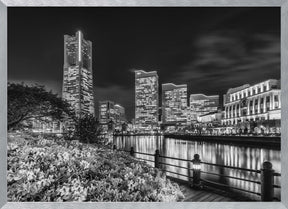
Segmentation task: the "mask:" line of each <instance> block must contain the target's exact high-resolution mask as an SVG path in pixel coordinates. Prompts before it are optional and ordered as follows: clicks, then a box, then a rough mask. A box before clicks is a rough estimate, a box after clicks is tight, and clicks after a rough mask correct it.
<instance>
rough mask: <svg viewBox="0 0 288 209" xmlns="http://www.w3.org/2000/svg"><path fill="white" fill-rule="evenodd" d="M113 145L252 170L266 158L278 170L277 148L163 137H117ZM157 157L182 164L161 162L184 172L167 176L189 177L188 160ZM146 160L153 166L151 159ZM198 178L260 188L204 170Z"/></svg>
mask: <svg viewBox="0 0 288 209" xmlns="http://www.w3.org/2000/svg"><path fill="white" fill-rule="evenodd" d="M113 144H116V146H117V149H125V150H127V151H128V150H130V148H131V147H134V150H135V151H136V152H143V153H149V154H154V153H155V151H156V149H159V151H160V155H162V156H168V157H174V158H181V159H188V160H192V159H193V156H194V154H199V155H200V159H201V161H203V162H208V163H216V164H220V165H228V166H235V167H241V168H248V169H254V170H260V169H261V164H262V163H263V162H264V161H270V162H271V163H272V164H273V169H274V170H275V172H279V173H280V172H281V171H280V169H281V165H280V151H279V150H275V149H268V148H261V147H248V146H243V145H236V144H235V145H233V144H219V143H212V142H199V141H198V142H196V141H186V140H178V139H172V138H164V137H163V136H121V137H115V138H114V139H113ZM136 157H141V158H143V159H149V160H154V157H153V156H147V155H142V154H136ZM160 160H161V162H164V163H166V164H173V165H177V166H181V167H184V168H179V167H172V166H168V165H162V169H165V170H168V171H172V172H176V173H180V174H182V175H185V176H182V175H177V174H173V173H167V175H168V176H172V177H175V178H180V179H183V180H188V177H186V176H189V169H187V168H191V162H187V161H179V160H175V159H166V158H165V159H164V158H160ZM147 163H148V164H150V165H152V166H154V164H153V163H152V162H147ZM201 170H203V171H207V172H211V173H216V174H222V175H226V176H234V177H238V178H245V179H249V180H253V181H260V174H258V173H254V172H246V171H240V170H235V169H227V168H222V167H216V166H211V165H205V164H201ZM201 177H202V178H203V179H206V180H209V181H215V182H218V183H221V184H226V185H229V186H233V187H237V188H242V189H246V190H250V191H253V192H257V193H261V187H260V185H259V184H256V183H251V182H246V181H241V180H237V179H231V178H227V177H223V176H222V177H221V176H217V175H209V174H204V173H202V174H201ZM275 184H277V185H280V178H279V177H275ZM245 194H247V193H245ZM248 196H249V197H251V198H253V199H257V198H259V196H256V195H253V194H251V195H248ZM275 196H276V197H278V198H280V189H275Z"/></svg>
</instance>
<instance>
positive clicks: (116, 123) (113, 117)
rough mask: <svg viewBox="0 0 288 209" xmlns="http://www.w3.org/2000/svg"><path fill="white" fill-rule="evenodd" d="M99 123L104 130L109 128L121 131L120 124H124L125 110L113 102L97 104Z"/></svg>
mask: <svg viewBox="0 0 288 209" xmlns="http://www.w3.org/2000/svg"><path fill="white" fill-rule="evenodd" d="M99 122H100V124H101V125H102V128H103V129H104V130H106V129H107V130H108V126H109V125H110V126H111V128H112V129H113V130H114V129H118V130H121V129H122V124H123V123H125V122H126V116H125V108H124V107H123V106H122V105H120V104H115V103H114V102H113V101H100V102H99Z"/></svg>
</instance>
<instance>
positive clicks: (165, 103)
mask: <svg viewBox="0 0 288 209" xmlns="http://www.w3.org/2000/svg"><path fill="white" fill-rule="evenodd" d="M162 122H163V124H175V125H176V124H181V125H186V124H187V85H186V84H184V85H175V84H172V83H167V84H162Z"/></svg>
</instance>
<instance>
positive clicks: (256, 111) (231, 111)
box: [222, 79, 281, 129]
mask: <svg viewBox="0 0 288 209" xmlns="http://www.w3.org/2000/svg"><path fill="white" fill-rule="evenodd" d="M280 98H281V89H280V81H279V80H276V79H269V80H266V81H263V82H260V83H257V84H254V85H249V84H245V85H242V86H239V87H236V88H230V89H228V91H227V93H226V95H225V96H224V101H223V103H224V108H225V112H224V118H223V119H222V124H223V125H226V126H233V125H234V126H235V125H237V124H240V123H245V122H249V121H250V122H253V121H254V122H257V123H259V122H260V121H262V123H263V122H264V121H266V123H267V124H268V123H269V122H268V121H274V122H275V121H280V120H281V100H280ZM272 123H273V122H270V125H271V124H272ZM274 125H275V124H274ZM247 128H248V129H249V127H247ZM274 128H275V127H274ZM277 128H280V127H277ZM250 129H251V127H250Z"/></svg>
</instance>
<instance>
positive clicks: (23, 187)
mask: <svg viewBox="0 0 288 209" xmlns="http://www.w3.org/2000/svg"><path fill="white" fill-rule="evenodd" d="M7 181H8V182H7V184H8V201H176V200H179V198H183V194H182V192H181V191H180V189H179V186H178V185H177V184H175V183H171V182H170V181H169V180H167V179H166V178H165V177H161V174H160V173H159V170H157V169H155V168H152V167H150V166H148V165H147V164H146V163H144V162H140V161H138V160H135V159H134V158H132V157H130V156H129V155H127V154H126V153H124V152H119V151H112V150H110V149H107V148H104V147H99V146H95V145H87V144H82V143H80V142H78V141H76V140H74V141H65V140H63V139H50V140H49V139H44V138H41V137H39V138H33V137H30V138H29V139H23V138H17V137H16V138H15V137H14V138H12V137H10V139H9V140H8V172H7Z"/></svg>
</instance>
